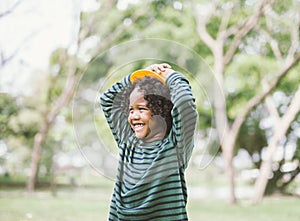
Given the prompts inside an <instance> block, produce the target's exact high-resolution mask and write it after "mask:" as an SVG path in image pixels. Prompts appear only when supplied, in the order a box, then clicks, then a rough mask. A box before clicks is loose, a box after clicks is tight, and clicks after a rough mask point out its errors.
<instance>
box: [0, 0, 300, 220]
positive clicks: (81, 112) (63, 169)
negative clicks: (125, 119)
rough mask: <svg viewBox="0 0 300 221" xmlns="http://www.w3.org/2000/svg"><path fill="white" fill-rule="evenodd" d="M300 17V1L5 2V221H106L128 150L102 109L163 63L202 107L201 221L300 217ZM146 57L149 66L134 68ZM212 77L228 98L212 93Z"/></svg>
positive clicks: (0, 9)
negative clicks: (120, 159) (102, 100)
mask: <svg viewBox="0 0 300 221" xmlns="http://www.w3.org/2000/svg"><path fill="white" fill-rule="evenodd" d="M299 9H300V2H299V0H286V1H275V0H273V1H272V0H261V1H259V0H245V1H240V0H232V1H222V0H214V1H205V0H191V1H174V0H165V1H160V0H152V1H150V0H147V1H140V0H118V1H114V0H102V1H96V0H88V1H81V0H64V1H58V0H53V1H47V0H42V1H39V2H36V1H34V0H15V1H8V0H5V1H2V2H1V4H0V55H1V56H0V80H1V81H0V93H1V94H0V188H1V189H0V220H7V221H8V220H106V219H107V214H108V211H109V201H110V197H111V193H112V191H113V185H114V180H113V176H112V175H111V174H110V173H109V172H110V171H111V170H113V169H112V168H113V167H114V165H112V162H111V158H110V157H111V156H112V155H114V154H116V153H117V152H116V151H117V150H116V149H115V146H114V145H115V144H114V142H113V140H112V137H111V135H110V133H109V130H108V128H107V126H106V124H105V121H104V118H103V115H101V110H100V109H99V107H98V106H97V102H96V99H97V97H98V95H99V93H100V92H101V90H102V89H104V88H105V87H108V86H109V83H108V82H113V81H115V80H118V79H120V76H121V75H122V74H124V72H126V73H130V72H131V71H133V70H135V69H138V68H143V67H145V66H146V65H148V64H150V63H152V62H164V61H167V62H170V63H171V65H172V66H174V67H175V68H176V69H179V70H181V71H182V72H184V73H185V74H187V76H188V77H189V80H190V82H191V84H192V87H193V90H194V92H195V93H196V97H197V108H198V113H199V122H198V126H197V133H196V135H197V136H196V144H197V145H196V147H195V150H194V152H193V156H192V158H191V161H190V165H189V168H188V170H187V173H186V176H187V183H188V187H189V201H188V213H189V217H190V220H207V219H209V220H213V221H217V220H223V221H225V220H273V221H274V220H278V221H279V220H291V221H293V220H299V217H300V212H299V206H300V201H299V194H300V176H299V172H300V166H299V159H300V141H299V137H300V115H299V110H300V87H299V83H300V76H299V72H300V64H299V59H300V41H299V27H300V10H299ZM144 40H145V42H146V44H144V43H143V41H144ZM128 42H129V43H128ZM147 42H148V43H147ZM149 42H150V43H149ZM148 44H151V45H152V48H150V49H149V48H148V46H149V45H148ZM132 45H134V46H135V47H129V46H132ZM123 46H125V49H127V50H121V51H122V52H123V53H113V52H114V50H115V49H117V51H118V49H119V48H120V47H123ZM137 48H140V49H141V51H142V52H144V53H145V56H144V57H140V58H139V59H135V60H134V59H133V60H132V61H131V62H128V57H130V56H132V54H136V55H140V53H141V51H140V50H138V49H137ZM174 48H175V50H174ZM183 48H184V49H183ZM153 51H154V52H155V53H157V54H159V55H161V56H162V58H165V59H158V58H156V57H152V58H151V59H149V58H148V57H147V53H148V54H149V53H150V54H151V53H152V52H153ZM195 54H196V55H195ZM195 58H199V60H197V59H195ZM122 62H123V63H122ZM203 66H205V67H204V69H203ZM203 70H205V71H204V72H203ZM212 77H213V78H212ZM205 78H206V80H205ZM107 79H108V80H107ZM207 79H208V80H207ZM210 80H212V81H210ZM201 81H202V82H203V81H204V82H206V83H207V84H212V86H211V85H209V88H210V89H213V92H216V91H217V92H218V93H212V96H211V97H210V98H209V99H208V98H207V97H205V96H201V95H203V94H204V92H207V91H204V92H203V91H202V92H201V91H200V92H199V91H197V90H198V89H199V85H200V86H201ZM198 92H199V93H198ZM101 116H102V117H101ZM91 118H92V120H91ZM95 131H96V136H95ZM98 140H101V144H102V145H101V144H99V143H98V142H97V141H98ZM107 171H108V173H106V172H107Z"/></svg>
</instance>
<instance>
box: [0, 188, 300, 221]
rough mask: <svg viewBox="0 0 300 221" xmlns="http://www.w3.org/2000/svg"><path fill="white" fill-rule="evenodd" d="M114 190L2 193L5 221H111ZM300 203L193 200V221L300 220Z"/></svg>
mask: <svg viewBox="0 0 300 221" xmlns="http://www.w3.org/2000/svg"><path fill="white" fill-rule="evenodd" d="M111 191H112V190H111V189H107V188H105V189H97V188H90V189H85V188H76V189H64V190H59V191H58V194H57V196H56V197H53V196H52V195H51V194H50V193H49V192H48V191H38V192H37V193H35V194H33V195H28V194H26V193H24V192H23V191H22V190H20V189H19V190H1V191H0V220H1V221H71V220H72V221H79V220H80V221H82V220H86V221H90V220H91V221H94V220H107V213H108V207H109V199H110V193H111ZM299 208H300V200H299V199H298V198H293V197H272V198H266V199H264V201H263V202H262V203H261V204H259V205H251V204H250V203H247V202H246V201H241V202H239V203H238V204H237V205H235V206H231V205H229V204H228V203H227V202H226V201H224V200H221V201H220V200H216V199H215V200H203V199H191V200H190V201H189V204H188V213H189V217H190V220H191V221H198V220H200V221H201V220H205V221H206V220H210V221H227V220H228V221H240V220H243V221H253V220H255V221H268V220H270V221H283V220H288V221H299V217H300V210H299Z"/></svg>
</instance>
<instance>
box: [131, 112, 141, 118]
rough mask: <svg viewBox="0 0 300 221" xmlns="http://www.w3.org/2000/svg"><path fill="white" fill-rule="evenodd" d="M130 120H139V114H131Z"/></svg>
mask: <svg viewBox="0 0 300 221" xmlns="http://www.w3.org/2000/svg"><path fill="white" fill-rule="evenodd" d="M132 118H133V119H139V118H140V115H139V113H137V112H134V113H133V114H132Z"/></svg>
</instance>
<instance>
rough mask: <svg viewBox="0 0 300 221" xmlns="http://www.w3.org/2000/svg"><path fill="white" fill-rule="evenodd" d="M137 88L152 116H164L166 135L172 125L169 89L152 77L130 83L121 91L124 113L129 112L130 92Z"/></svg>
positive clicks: (171, 105) (171, 104)
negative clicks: (142, 93) (141, 92)
mask: <svg viewBox="0 0 300 221" xmlns="http://www.w3.org/2000/svg"><path fill="white" fill-rule="evenodd" d="M135 88H139V90H140V91H143V92H144V99H145V100H146V101H147V107H148V108H149V109H150V110H151V113H152V116H155V115H159V116H161V117H162V118H164V120H165V122H166V124H167V131H166V135H168V134H169V132H170V130H171V127H172V116H171V110H172V108H173V103H172V102H171V95H170V91H169V89H168V87H167V86H165V85H164V84H163V83H162V82H161V81H159V80H157V79H156V78H153V77H144V78H142V79H139V80H137V81H135V82H134V83H132V84H130V85H129V86H128V87H127V88H126V90H125V91H124V92H123V96H122V97H123V99H122V101H121V102H122V107H123V111H124V112H125V113H127V114H128V113H129V97H130V94H131V92H132V91H133V90H134V89H135Z"/></svg>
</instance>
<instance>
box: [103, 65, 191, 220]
mask: <svg viewBox="0 0 300 221" xmlns="http://www.w3.org/2000/svg"><path fill="white" fill-rule="evenodd" d="M194 101H195V100H194V97H193V95H192V92H191V88H190V85H189V82H188V80H187V79H186V78H185V77H184V76H183V75H182V74H181V73H179V72H175V71H174V70H173V69H171V66H170V65H168V64H154V65H151V66H150V67H148V68H146V69H144V70H139V71H137V72H134V73H132V74H130V75H128V76H126V77H124V78H123V80H122V81H121V82H117V83H116V84H114V85H113V86H112V87H111V88H110V89H108V90H107V91H106V92H105V93H104V94H103V95H102V97H101V106H102V109H103V111H104V114H105V117H106V119H107V122H108V124H109V126H110V129H111V131H112V133H113V136H114V138H115V140H116V142H117V145H118V147H119V165H118V174H117V180H116V183H115V188H114V193H113V196H112V200H111V205H110V214H109V220H128V221H134V220H139V221H142V220H151V221H152V220H164V221H165V220H188V218H187V213H186V203H187V189H186V183H185V177H184V172H185V169H186V167H187V164H188V161H189V159H190V156H191V153H192V150H193V147H194V130H195V126H196V121H197V111H196V106H195V102H194Z"/></svg>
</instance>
